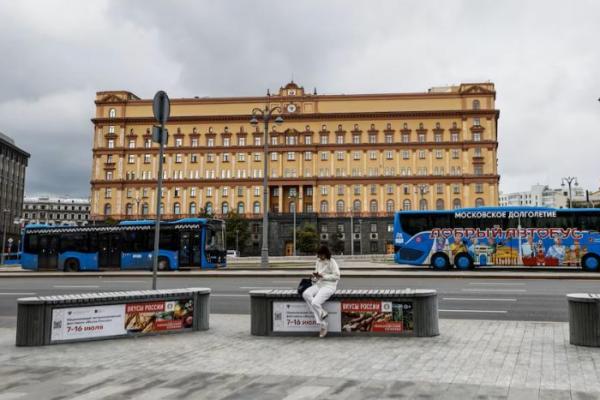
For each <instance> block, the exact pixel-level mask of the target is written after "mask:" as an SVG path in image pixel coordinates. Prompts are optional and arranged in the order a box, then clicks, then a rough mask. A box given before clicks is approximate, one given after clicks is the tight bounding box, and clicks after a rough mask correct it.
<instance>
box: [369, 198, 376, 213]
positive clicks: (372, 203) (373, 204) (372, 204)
mask: <svg viewBox="0 0 600 400" xmlns="http://www.w3.org/2000/svg"><path fill="white" fill-rule="evenodd" d="M369 211H371V212H377V200H371V201H370V202H369Z"/></svg>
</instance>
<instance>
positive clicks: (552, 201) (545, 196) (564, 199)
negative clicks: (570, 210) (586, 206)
mask: <svg viewBox="0 0 600 400" xmlns="http://www.w3.org/2000/svg"><path fill="white" fill-rule="evenodd" d="M571 198H572V200H573V204H576V202H577V203H578V202H582V201H585V200H586V195H585V189H582V188H580V187H578V186H576V187H572V188H571ZM500 206H501V207H507V206H531V207H551V208H566V207H568V206H569V189H568V188H560V189H551V188H550V187H549V186H548V185H533V186H532V187H531V190H528V191H525V192H514V193H500Z"/></svg>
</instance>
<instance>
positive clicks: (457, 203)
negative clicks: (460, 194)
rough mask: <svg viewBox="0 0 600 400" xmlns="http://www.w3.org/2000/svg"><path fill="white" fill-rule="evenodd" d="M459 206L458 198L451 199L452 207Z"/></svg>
mask: <svg viewBox="0 0 600 400" xmlns="http://www.w3.org/2000/svg"><path fill="white" fill-rule="evenodd" d="M460 207H461V205H460V199H454V200H453V201H452V208H453V209H455V210H456V209H457V208H460Z"/></svg>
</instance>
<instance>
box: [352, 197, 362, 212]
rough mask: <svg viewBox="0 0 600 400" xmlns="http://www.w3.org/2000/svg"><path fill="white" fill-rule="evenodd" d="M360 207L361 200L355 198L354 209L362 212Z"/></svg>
mask: <svg viewBox="0 0 600 400" xmlns="http://www.w3.org/2000/svg"><path fill="white" fill-rule="evenodd" d="M360 209H361V204H360V200H354V203H353V204H352V211H354V212H360Z"/></svg>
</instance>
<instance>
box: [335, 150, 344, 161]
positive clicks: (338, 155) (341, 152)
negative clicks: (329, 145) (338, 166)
mask: <svg viewBox="0 0 600 400" xmlns="http://www.w3.org/2000/svg"><path fill="white" fill-rule="evenodd" d="M336 157H337V159H338V160H339V161H342V160H343V159H344V152H343V151H338V152H336Z"/></svg>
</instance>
